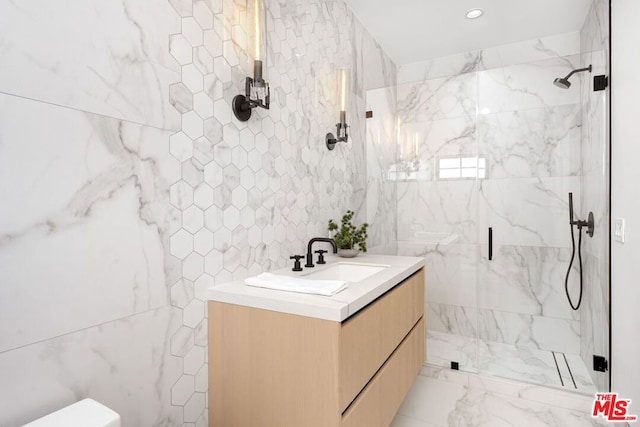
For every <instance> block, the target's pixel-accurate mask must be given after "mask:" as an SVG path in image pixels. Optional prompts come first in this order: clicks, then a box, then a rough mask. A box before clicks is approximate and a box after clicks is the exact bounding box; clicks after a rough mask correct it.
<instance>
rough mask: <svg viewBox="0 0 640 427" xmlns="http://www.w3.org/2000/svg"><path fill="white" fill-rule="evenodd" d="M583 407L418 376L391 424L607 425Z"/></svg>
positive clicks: (419, 426)
mask: <svg viewBox="0 0 640 427" xmlns="http://www.w3.org/2000/svg"><path fill="white" fill-rule="evenodd" d="M523 387H526V385H524V384H523ZM584 406H585V407H584V408H583V409H581V410H575V409H574V410H570V409H566V408H562V407H559V406H555V405H550V404H545V403H540V402H535V401H531V400H527V399H523V398H521V397H514V396H509V395H506V394H501V393H497V392H491V391H487V390H485V389H482V388H476V387H472V386H464V385H461V384H458V383H451V382H448V381H443V380H440V379H435V378H428V377H425V376H423V375H420V376H418V378H417V379H416V381H415V382H414V384H413V387H412V388H411V391H410V392H409V394H408V395H407V398H406V399H405V401H404V402H403V404H402V406H401V408H400V410H399V411H398V414H397V415H396V418H395V419H394V421H393V423H392V427H422V426H440V427H445V426H447V427H454V426H460V427H484V426H487V427H488V426H491V427H500V426H522V427H544V426H563V427H573V426H575V427H579V426H585V425H589V426H606V425H607V423H605V422H604V421H602V420H596V419H593V418H591V415H590V413H589V410H590V407H589V405H588V402H587V401H586V400H585V405H584Z"/></svg>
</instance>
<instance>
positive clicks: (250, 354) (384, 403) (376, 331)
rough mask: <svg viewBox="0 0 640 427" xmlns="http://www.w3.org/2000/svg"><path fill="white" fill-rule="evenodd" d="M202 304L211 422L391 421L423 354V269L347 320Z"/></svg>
mask: <svg viewBox="0 0 640 427" xmlns="http://www.w3.org/2000/svg"><path fill="white" fill-rule="evenodd" d="M208 310H209V360H208V361H209V425H210V426H212V427H252V426H255V427H301V426H304V427H315V426H317V427H332V426H336V427H337V426H345V427H346V426H349V427H377V426H379V427H388V426H389V424H390V423H391V421H392V420H393V417H394V415H395V413H396V411H397V410H398V408H399V406H400V404H401V403H402V400H403V399H404V397H405V395H406V393H407V392H408V390H409V388H410V387H411V384H412V383H413V380H414V378H415V376H416V375H417V374H418V372H419V370H420V367H421V366H422V363H423V362H424V359H425V329H424V328H425V325H424V318H423V317H424V271H423V270H422V269H420V270H418V271H417V272H416V273H414V274H413V275H411V276H410V277H408V278H407V279H405V280H404V281H402V282H401V283H399V284H398V285H397V286H395V287H393V288H392V289H391V290H389V291H388V292H386V293H385V294H383V295H382V296H381V297H379V298H378V299H376V300H375V301H373V302H372V303H370V304H369V305H367V306H366V307H364V308H363V309H361V310H360V311H358V312H357V313H355V314H354V315H352V316H351V317H349V318H347V319H346V320H345V321H343V322H335V321H329V320H323V319H317V318H313V317H305V316H299V315H293V314H287V313H281V312H278V311H274V310H264V309H259V308H253V307H246V306H242V305H236V304H229V303H223V302H217V301H209V303H208Z"/></svg>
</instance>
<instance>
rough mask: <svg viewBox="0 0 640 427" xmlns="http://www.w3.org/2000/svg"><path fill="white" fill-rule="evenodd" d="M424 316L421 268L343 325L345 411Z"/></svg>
mask: <svg viewBox="0 0 640 427" xmlns="http://www.w3.org/2000/svg"><path fill="white" fill-rule="evenodd" d="M423 314H424V270H422V269H420V270H419V271H418V272H416V273H415V274H413V275H412V276H411V277H409V278H407V279H406V280H404V281H403V282H402V283H401V284H399V285H397V286H396V287H394V288H393V289H392V290H390V291H389V292H387V293H386V294H385V295H383V296H382V297H380V298H379V299H378V300H377V301H375V302H373V303H372V304H370V305H369V306H367V307H366V308H364V309H363V310H362V311H360V312H359V313H357V314H356V315H355V316H353V317H351V318H350V319H348V320H347V321H346V322H344V323H343V324H342V328H341V330H340V344H339V349H340V350H339V352H340V356H339V357H340V365H339V366H340V380H339V384H340V389H339V394H338V395H339V405H340V410H341V412H343V411H344V410H345V409H346V408H347V406H349V404H350V403H351V402H352V401H353V399H354V398H355V397H356V396H357V395H358V393H360V391H361V390H362V389H363V387H364V386H365V385H366V384H367V383H368V382H369V380H371V377H373V375H374V374H375V373H376V372H377V371H378V369H380V366H382V364H383V363H384V362H385V360H387V358H388V357H389V355H390V354H391V353H392V352H393V351H394V350H395V349H396V347H398V344H400V342H401V341H402V340H403V339H404V337H405V336H406V335H407V334H408V333H409V331H410V330H411V328H412V327H413V326H414V325H415V324H416V322H417V321H418V319H420V318H421V317H422V316H423Z"/></svg>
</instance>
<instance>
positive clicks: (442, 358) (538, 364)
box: [423, 331, 596, 396]
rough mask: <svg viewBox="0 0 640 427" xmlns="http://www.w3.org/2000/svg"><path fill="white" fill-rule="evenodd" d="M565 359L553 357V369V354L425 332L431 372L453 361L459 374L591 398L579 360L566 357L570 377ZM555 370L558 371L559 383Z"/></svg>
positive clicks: (591, 386)
mask: <svg viewBox="0 0 640 427" xmlns="http://www.w3.org/2000/svg"><path fill="white" fill-rule="evenodd" d="M564 356H565V355H563V353H556V359H557V363H558V365H556V361H554V358H553V353H552V352H551V351H548V350H540V349H533V348H528V347H519V346H515V345H512V344H504V343H496V342H490V341H484V340H480V341H477V340H476V339H475V338H468V337H463V336H459V335H453V334H446V333H442V332H435V331H427V363H429V364H430V365H434V368H435V367H436V366H437V367H444V368H449V367H450V363H451V361H456V362H458V363H459V364H460V370H461V371H462V372H471V373H474V372H479V373H481V374H483V375H487V376H490V377H496V378H498V379H507V380H513V381H518V382H522V383H527V384H529V385H533V386H536V385H539V386H544V387H554V388H557V389H561V390H570V391H577V392H579V393H581V394H583V395H589V396H591V395H593V393H595V392H596V388H595V386H594V384H593V381H592V379H591V377H590V376H589V371H588V369H587V367H586V366H585V365H584V362H583V361H582V359H581V358H580V356H577V355H570V354H566V359H567V363H568V364H569V368H570V369H571V373H569V369H568V368H567V366H566V363H565V359H564ZM558 367H560V368H561V374H562V376H563V381H562V382H561V381H560V376H559V374H558ZM445 371H448V369H446V370H445ZM449 372H455V371H449ZM423 374H424V372H423ZM426 375H427V376H430V377H433V378H438V379H442V378H443V377H442V375H445V377H444V379H447V380H450V379H449V377H450V376H451V374H448V373H443V372H439V373H438V372H436V373H434V372H430V373H428V374H426ZM574 381H575V386H574ZM458 382H460V381H458ZM463 384H466V383H463Z"/></svg>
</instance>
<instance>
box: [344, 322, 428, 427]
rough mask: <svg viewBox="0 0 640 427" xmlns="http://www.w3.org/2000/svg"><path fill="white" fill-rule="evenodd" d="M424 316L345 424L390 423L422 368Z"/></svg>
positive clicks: (385, 425)
mask: <svg viewBox="0 0 640 427" xmlns="http://www.w3.org/2000/svg"><path fill="white" fill-rule="evenodd" d="M424 355H425V330H424V319H420V321H419V322H418V323H417V324H416V326H415V327H414V328H413V330H412V331H411V333H410V334H409V335H408V336H407V338H406V339H405V340H404V341H403V342H402V344H401V345H400V346H399V347H398V349H397V350H396V351H395V352H394V353H393V355H392V356H391V357H390V358H389V359H388V360H387V362H386V363H385V364H384V366H383V367H382V369H380V371H379V372H378V373H377V374H376V376H375V377H373V379H372V380H371V382H370V383H369V384H368V385H367V387H366V388H365V389H364V390H363V391H362V393H361V394H360V395H359V396H358V398H357V399H356V400H355V401H354V402H353V404H352V405H351V407H349V409H348V410H347V412H345V414H344V415H343V417H342V427H388V426H389V425H390V424H391V421H392V420H393V417H394V416H395V414H396V412H397V411H398V408H400V405H401V404H402V401H403V400H404V398H405V396H406V395H407V392H408V391H409V389H410V388H411V385H412V384H413V381H414V379H415V377H416V375H417V374H418V372H419V371H420V367H421V366H422V363H423V361H424Z"/></svg>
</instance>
